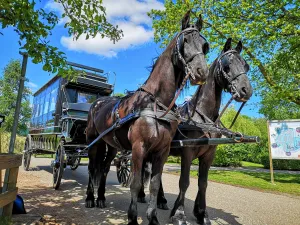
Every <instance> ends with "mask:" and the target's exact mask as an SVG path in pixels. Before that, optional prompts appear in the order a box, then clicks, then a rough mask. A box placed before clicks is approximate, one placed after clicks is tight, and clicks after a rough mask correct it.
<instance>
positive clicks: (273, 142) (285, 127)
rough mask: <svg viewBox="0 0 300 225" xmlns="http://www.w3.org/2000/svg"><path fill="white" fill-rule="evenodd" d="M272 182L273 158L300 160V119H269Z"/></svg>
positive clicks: (272, 176)
mask: <svg viewBox="0 0 300 225" xmlns="http://www.w3.org/2000/svg"><path fill="white" fill-rule="evenodd" d="M268 139H269V156H270V172H271V182H272V183H274V174H273V161H272V160H273V159H288V160H300V119H297V120H270V121H268Z"/></svg>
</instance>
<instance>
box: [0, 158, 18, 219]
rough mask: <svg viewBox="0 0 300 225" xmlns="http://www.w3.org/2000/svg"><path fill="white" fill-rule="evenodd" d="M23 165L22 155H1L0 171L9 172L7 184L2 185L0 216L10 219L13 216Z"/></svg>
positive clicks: (0, 189)
mask: <svg viewBox="0 0 300 225" xmlns="http://www.w3.org/2000/svg"><path fill="white" fill-rule="evenodd" d="M21 164H22V155H16V154H5V153H0V171H1V170H9V171H7V172H8V174H9V175H8V179H7V182H4V183H3V187H2V183H0V216H7V217H10V216H11V214H12V207H13V202H14V200H15V199H16V196H17V192H18V188H17V187H16V186H17V178H18V172H19V166H21ZM2 190H3V191H2ZM4 190H5V191H4Z"/></svg>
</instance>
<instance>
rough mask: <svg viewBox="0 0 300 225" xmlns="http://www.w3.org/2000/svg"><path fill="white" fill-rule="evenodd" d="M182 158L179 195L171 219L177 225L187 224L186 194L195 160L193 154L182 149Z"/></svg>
mask: <svg viewBox="0 0 300 225" xmlns="http://www.w3.org/2000/svg"><path fill="white" fill-rule="evenodd" d="M181 151H182V156H181V174H180V179H179V189H180V192H179V195H178V197H177V199H176V201H175V203H174V207H173V209H172V211H171V214H170V218H172V220H173V221H177V224H185V221H186V216H185V214H184V199H185V193H186V191H187V189H188V187H189V185H190V169H191V163H192V160H193V154H192V152H190V151H189V149H182V150H181Z"/></svg>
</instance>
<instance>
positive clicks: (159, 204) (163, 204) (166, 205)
mask: <svg viewBox="0 0 300 225" xmlns="http://www.w3.org/2000/svg"><path fill="white" fill-rule="evenodd" d="M157 208H159V209H162V210H169V207H168V204H167V203H157Z"/></svg>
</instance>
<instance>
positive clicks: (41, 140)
mask: <svg viewBox="0 0 300 225" xmlns="http://www.w3.org/2000/svg"><path fill="white" fill-rule="evenodd" d="M69 64H70V65H71V66H72V67H73V69H75V70H77V72H79V75H78V77H77V80H76V81H69V80H67V79H65V78H63V77H61V76H58V75H56V76H54V77H53V78H52V79H51V80H50V81H48V82H47V83H46V84H45V85H44V86H43V87H41V88H40V89H39V90H38V91H37V92H35V93H34V95H33V96H34V98H33V109H32V118H31V121H30V128H29V134H28V136H27V138H26V142H25V149H24V159H23V161H24V169H25V170H28V169H29V165H30V157H31V155H32V154H35V155H39V154H42V155H45V154H50V155H55V160H54V161H52V163H51V165H52V167H54V168H55V167H59V168H60V167H62V166H61V162H60V161H61V160H60V158H62V160H63V164H64V165H63V166H64V167H66V165H70V166H71V169H76V168H77V167H78V165H79V163H80V158H82V157H87V151H86V150H84V149H85V148H86V147H87V143H86V138H85V128H86V126H87V116H88V112H89V109H90V106H91V104H92V103H93V102H94V101H95V100H96V99H97V98H98V97H100V96H109V95H110V94H111V93H112V92H113V85H111V84H109V83H108V77H106V76H103V75H102V73H103V70H100V69H97V68H92V67H87V66H84V65H80V64H75V63H69ZM79 69H81V70H79ZM60 152H61V153H60ZM60 154H63V155H62V157H60ZM58 186H59V185H58ZM57 188H58V187H57Z"/></svg>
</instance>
